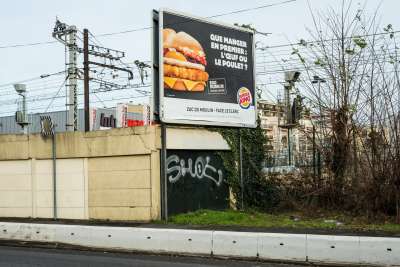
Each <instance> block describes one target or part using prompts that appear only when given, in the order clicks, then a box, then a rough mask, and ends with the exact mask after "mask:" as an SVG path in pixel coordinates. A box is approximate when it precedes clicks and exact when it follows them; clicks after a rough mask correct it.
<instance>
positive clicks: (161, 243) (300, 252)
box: [0, 221, 400, 266]
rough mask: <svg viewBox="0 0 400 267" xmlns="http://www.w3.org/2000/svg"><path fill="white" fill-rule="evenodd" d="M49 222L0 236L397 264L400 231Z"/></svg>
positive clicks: (2, 225) (15, 227) (8, 228)
mask: <svg viewBox="0 0 400 267" xmlns="http://www.w3.org/2000/svg"><path fill="white" fill-rule="evenodd" d="M47 222H48V223H25V222H0V239H2V240H15V241H33V242H46V243H62V244H68V245H75V246H83V247H88V248H98V249H112V250H118V249H120V250H128V251H140V252H149V253H168V254H179V255H180V254H182V255H200V256H216V257H232V258H245V259H260V260H267V261H268V260H274V261H285V262H286V261H287V262H290V261H294V262H302V263H307V262H308V263H324V264H332V263H333V264H354V265H364V266H365V265H381V266H400V238H399V237H387V236H386V237H383V236H358V235H343V234H342V235H326V234H318V233H309V232H308V233H283V232H275V231H274V232H272V231H270V232H265V231H257V232H256V231H248V230H247V231H243V230H244V229H241V230H242V231H227V230H226V229H225V230H218V229H208V230H205V229H204V230H199V229H171V228H166V225H161V224H160V225H151V227H150V225H146V226H145V227H144V225H143V224H134V225H129V226H127V225H124V226H110V225H102V226H99V225H96V226H94V225H82V224H61V223H59V222H57V223H51V221H47ZM156 226H157V227H156ZM239 230H240V229H239ZM258 230H260V229H258ZM275 230H276V229H275Z"/></svg>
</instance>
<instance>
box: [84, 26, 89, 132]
mask: <svg viewBox="0 0 400 267" xmlns="http://www.w3.org/2000/svg"><path fill="white" fill-rule="evenodd" d="M83 72H84V73H83V97H84V109H85V132H88V131H90V123H89V117H90V116H89V31H88V29H84V30H83Z"/></svg>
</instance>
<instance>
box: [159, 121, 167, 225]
mask: <svg viewBox="0 0 400 267" xmlns="http://www.w3.org/2000/svg"><path fill="white" fill-rule="evenodd" d="M166 161H167V125H166V124H165V123H161V164H160V165H161V175H160V176H161V196H162V199H161V202H162V203H161V206H162V209H161V210H162V211H163V212H162V217H163V219H164V220H165V221H168V178H167V163H166Z"/></svg>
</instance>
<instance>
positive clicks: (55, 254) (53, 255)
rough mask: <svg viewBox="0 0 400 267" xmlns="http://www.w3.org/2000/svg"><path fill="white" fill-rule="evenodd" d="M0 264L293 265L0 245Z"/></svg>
mask: <svg viewBox="0 0 400 267" xmlns="http://www.w3.org/2000/svg"><path fill="white" fill-rule="evenodd" d="M0 266H1V267H3V266H7V267H8V266H13V267H28V266H40V267H45V266H46V267H47V266H52V267H53V266H57V267H64V266H93V267H94V266H96V267H97V266H113V267H122V266H130V267H131V266H138V267H139V266H140V267H156V266H157V267H158V266H160V267H161V266H162V267H172V266H174V267H208V266H234V267H239V266H240V267H256V266H257V267H294V266H295V265H288V264H278V263H261V262H248V261H232V260H221V259H220V260H218V259H209V258H195V257H173V256H158V255H139V254H133V253H107V252H98V251H96V252H93V251H79V250H71V249H52V248H31V247H19V246H18V247H13V246H3V245H0Z"/></svg>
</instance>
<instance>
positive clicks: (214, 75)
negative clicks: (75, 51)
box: [161, 11, 254, 105]
mask: <svg viewBox="0 0 400 267" xmlns="http://www.w3.org/2000/svg"><path fill="white" fill-rule="evenodd" d="M163 28H164V29H165V28H171V29H174V30H175V31H176V32H180V31H183V32H186V33H188V34H190V35H191V36H193V37H194V38H195V39H196V40H197V41H198V42H199V43H200V44H201V46H202V47H203V49H204V52H205V54H206V60H207V66H206V72H208V74H209V76H210V77H209V80H212V79H218V78H224V79H225V81H226V94H209V88H208V86H209V84H208V82H207V86H206V88H205V90H204V91H203V92H187V91H176V90H171V89H167V88H165V89H164V96H165V97H173V98H183V99H193V100H204V101H212V102H225V103H237V91H238V90H239V88H241V87H246V88H247V89H249V90H250V92H251V95H252V105H254V75H253V73H254V69H253V35H252V34H251V33H249V32H245V31H240V30H236V29H233V28H228V27H224V26H220V25H216V24H212V23H208V22H204V21H200V20H196V19H193V18H189V17H185V16H180V15H176V14H172V13H169V12H166V11H164V12H163ZM211 34H216V35H219V36H223V37H228V38H234V39H237V40H241V41H246V43H247V47H246V48H244V49H245V50H246V51H247V65H248V67H247V70H240V69H234V68H228V67H222V66H216V65H215V64H214V61H215V59H216V58H220V53H221V51H220V50H216V49H212V48H211V39H210V35H211ZM161 39H162V37H161ZM235 47H236V46H235ZM161 49H162V48H161ZM162 87H163V85H162Z"/></svg>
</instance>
